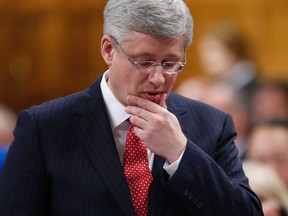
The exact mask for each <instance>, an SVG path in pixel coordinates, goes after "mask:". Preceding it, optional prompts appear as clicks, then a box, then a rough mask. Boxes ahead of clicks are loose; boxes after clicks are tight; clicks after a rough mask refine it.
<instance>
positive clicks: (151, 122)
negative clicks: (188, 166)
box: [125, 94, 187, 163]
mask: <svg viewBox="0 0 288 216" xmlns="http://www.w3.org/2000/svg"><path fill="white" fill-rule="evenodd" d="M166 97H167V94H163V95H162V96H161V99H160V102H159V105H158V104H156V103H153V102H151V101H149V100H147V99H144V98H141V97H137V96H133V95H129V96H128V97H127V101H128V106H127V107H126V108H125V111H126V112H127V113H129V114H131V118H130V122H131V123H132V124H133V125H134V131H135V134H136V136H138V137H139V138H140V139H141V140H142V141H143V142H144V143H145V145H146V146H147V148H149V149H150V150H151V151H152V152H154V153H155V154H157V155H159V156H162V157H164V158H165V159H166V160H167V161H168V162H169V163H173V162H174V161H175V160H177V159H178V158H179V156H180V155H181V153H182V152H183V150H184V149H185V147H186V144H187V138H186V137H185V135H184V134H183V133H182V130H181V127H180V124H179V122H178V119H177V118H176V116H175V115H174V114H173V113H170V112H169V111H168V110H167V107H166Z"/></svg>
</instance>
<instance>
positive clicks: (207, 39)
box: [197, 23, 257, 92]
mask: <svg viewBox="0 0 288 216" xmlns="http://www.w3.org/2000/svg"><path fill="white" fill-rule="evenodd" d="M197 47H198V53H199V57H200V65H201V66H202V68H203V71H204V72H205V74H206V75H207V76H208V77H210V78H211V79H212V80H215V81H224V82H227V83H229V84H230V85H231V86H233V88H235V90H236V91H246V92H248V91H249V90H250V88H251V87H252V86H253V85H254V84H255V83H256V81H257V69H256V66H255V64H254V63H253V62H252V60H250V59H251V57H250V56H249V53H248V51H247V47H246V41H245V40H244V38H243V36H242V34H241V33H240V31H239V30H238V29H237V28H236V26H235V25H233V24H231V23H219V24H216V25H215V26H213V27H212V28H211V29H209V30H208V31H207V32H206V34H204V35H203V36H202V37H201V38H200V39H199V41H198V43H197Z"/></svg>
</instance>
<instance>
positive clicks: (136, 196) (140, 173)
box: [124, 125, 153, 216]
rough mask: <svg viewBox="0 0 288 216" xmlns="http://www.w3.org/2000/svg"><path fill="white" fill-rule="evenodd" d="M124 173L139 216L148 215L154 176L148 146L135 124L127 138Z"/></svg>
mask: <svg viewBox="0 0 288 216" xmlns="http://www.w3.org/2000/svg"><path fill="white" fill-rule="evenodd" d="M124 173H125V175H126V178H127V181H128V184H129V188H130V193H131V197H132V201H133V204H134V207H135V210H136V214H137V216H147V215H148V193H149V187H150V184H151V182H152V179H153V177H152V175H151V172H150V169H149V166H148V157H147V147H146V146H145V144H144V143H143V142H142V141H141V140H140V139H139V138H138V137H137V136H136V135H135V134H134V126H133V125H132V126H131V128H130V130H129V132H128V134H127V138H126V147H125V154H124Z"/></svg>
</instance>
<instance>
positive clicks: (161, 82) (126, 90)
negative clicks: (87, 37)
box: [102, 32, 185, 105]
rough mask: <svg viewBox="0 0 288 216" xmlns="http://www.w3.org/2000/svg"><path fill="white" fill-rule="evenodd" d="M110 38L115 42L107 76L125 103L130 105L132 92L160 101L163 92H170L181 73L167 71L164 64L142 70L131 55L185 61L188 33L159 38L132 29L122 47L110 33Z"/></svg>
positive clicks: (108, 62)
mask: <svg viewBox="0 0 288 216" xmlns="http://www.w3.org/2000/svg"><path fill="white" fill-rule="evenodd" d="M104 37H105V36H104ZM106 38H107V43H111V45H112V48H111V50H110V60H109V61H107V60H106V63H107V64H108V65H109V72H108V75H107V77H106V79H107V82H108V86H109V87H110V89H111V90H112V92H113V93H114V95H115V96H116V98H117V99H118V100H119V101H120V102H121V103H122V104H123V105H127V99H126V98H127V96H128V95H136V96H140V97H142V98H146V99H148V100H150V101H153V102H155V103H159V100H160V97H161V95H162V94H163V93H167V94H169V93H170V91H171V89H172V87H173V84H174V83H175V81H176V77H177V75H175V74H174V75H169V74H164V73H163V68H162V67H161V66H156V67H154V68H153V70H152V71H151V72H149V73H148V72H145V71H144V72H143V71H139V69H138V68H137V67H136V66H135V65H133V64H132V63H131V62H130V61H129V60H128V58H130V59H132V60H134V61H135V60H136V61H155V62H156V63H163V62H167V61H168V62H179V61H182V59H183V56H184V52H185V51H184V37H179V38H175V39H164V40H159V39H156V38H154V37H151V36H149V35H146V34H142V33H138V32H131V33H130V34H129V37H127V38H125V40H124V41H123V42H122V43H121V44H120V47H121V48H119V47H117V44H116V43H115V42H113V40H112V39H111V41H109V36H108V37H107V36H106ZM102 41H103V39H102ZM102 50H103V43H102ZM102 54H103V51H102ZM104 59H105V58H104Z"/></svg>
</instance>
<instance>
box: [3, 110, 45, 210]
mask: <svg viewBox="0 0 288 216" xmlns="http://www.w3.org/2000/svg"><path fill="white" fill-rule="evenodd" d="M14 135H15V140H14V142H13V143H12V144H11V146H10V149H9V152H8V155H7V158H6V161H5V164H4V168H3V170H2V173H1V177H0V212H1V215H3V216H10V215H11V216H18V215H19V216H20V215H21V216H26V215H27V216H34V215H35V216H39V215H41V216H45V215H47V208H48V207H47V206H48V205H49V203H48V202H49V193H48V191H49V190H48V180H47V179H48V178H47V177H46V174H45V166H44V159H43V154H42V149H41V143H40V140H39V138H38V137H39V134H38V130H37V123H36V121H35V119H34V118H33V116H32V114H31V113H30V112H28V111H23V112H21V113H20V114H19V118H18V122H17V126H16V128H15V131H14Z"/></svg>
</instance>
